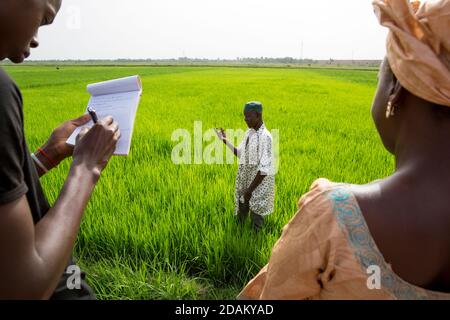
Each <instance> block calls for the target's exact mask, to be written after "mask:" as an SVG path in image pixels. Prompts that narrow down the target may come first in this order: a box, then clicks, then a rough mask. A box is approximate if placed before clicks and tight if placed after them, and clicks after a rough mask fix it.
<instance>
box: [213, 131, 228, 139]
mask: <svg viewBox="0 0 450 320" xmlns="http://www.w3.org/2000/svg"><path fill="white" fill-rule="evenodd" d="M214 131H215V132H216V135H217V137H218V138H219V139H220V140H222V141H224V140H225V139H226V138H227V135H226V133H225V130H224V129H223V128H220V129H214Z"/></svg>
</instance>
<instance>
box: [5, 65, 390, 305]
mask: <svg viewBox="0 0 450 320" xmlns="http://www.w3.org/2000/svg"><path fill="white" fill-rule="evenodd" d="M5 69H6V70H7V72H9V74H10V75H12V77H13V78H14V79H15V80H16V82H17V83H18V84H19V86H20V88H21V89H22V94H23V97H24V103H25V106H24V112H25V131H26V136H27V141H28V144H29V145H30V148H32V149H35V148H37V147H38V146H39V145H41V144H43V143H44V142H45V141H46V139H47V137H48V136H49V135H50V133H51V131H52V130H53V128H54V127H56V126H57V125H59V124H60V123H61V122H63V121H65V120H67V119H69V118H74V117H77V116H78V115H80V114H81V113H82V112H83V111H84V109H85V107H86V104H87V101H88V94H87V93H86V85H87V84H89V83H93V82H98V81H103V80H109V79H112V78H118V77H124V76H129V75H134V74H139V75H140V76H141V77H142V80H143V86H144V94H143V96H142V100H141V104H140V106H139V110H138V114H137V118H136V124H135V130H134V136H133V144H132V149H131V154H130V156H129V157H126V158H123V157H115V158H113V160H112V161H111V162H110V164H109V166H108V168H107V169H106V171H105V172H104V174H103V176H102V178H101V180H100V182H99V184H98V185H97V187H96V189H95V192H94V194H93V197H92V199H91V201H90V204H89V206H88V208H87V211H86V214H85V217H84V220H83V223H82V226H81V232H80V234H79V236H78V240H77V243H76V247H75V256H76V257H77V259H78V263H79V264H80V265H81V266H82V268H83V270H84V271H86V272H87V274H88V277H87V281H88V283H89V284H90V285H91V286H92V287H93V288H94V290H95V292H96V293H97V296H98V298H99V299H234V298H235V297H236V295H237V294H238V293H239V291H240V289H241V288H242V287H243V286H244V285H245V284H246V283H247V282H248V280H250V279H251V278H252V277H253V276H254V275H255V274H256V273H257V272H258V271H259V269H260V268H261V267H262V266H264V265H265V263H266V262H267V261H268V259H269V257H270V253H271V248H272V246H273V245H274V243H275V242H276V240H277V239H278V237H279V236H280V234H281V231H282V227H283V226H284V225H285V224H286V223H287V222H288V221H289V220H290V219H291V217H292V216H293V215H294V214H295V212H296V208H297V201H298V199H299V198H300V196H301V195H302V194H303V193H305V192H306V191H307V190H308V188H309V186H310V185H311V183H312V182H313V181H314V180H315V179H317V178H319V177H327V178H329V179H331V180H333V181H337V182H339V181H345V182H349V183H366V182H369V181H372V180H375V179H378V178H380V177H383V176H386V175H388V174H389V173H391V172H392V170H393V158H392V157H391V156H390V155H389V154H388V153H387V151H385V150H384V148H383V147H382V144H381V142H380V140H379V137H378V135H377V132H376V130H375V127H374V125H373V123H372V120H371V116H370V106H371V102H372V97H373V94H374V92H375V88H376V74H377V72H376V71H374V70H365V71H361V70H330V69H316V70H313V69H292V68H291V69H289V68H287V69H281V68H231V67H142V66H140V67H97V66H84V67H83V66H76V67H75V66H74V67H71V66H64V67H61V68H60V69H59V70H57V69H56V68H55V67H46V66H18V67H15V66H14V67H13V66H10V67H9V66H8V67H5ZM250 100H260V101H262V102H263V104H264V107H265V111H264V119H265V123H266V126H267V127H268V128H269V130H271V129H278V130H279V143H280V146H279V155H280V159H279V161H280V163H279V164H280V167H279V172H278V175H277V177H276V184H277V194H276V202H275V212H274V213H273V214H272V215H271V216H270V217H269V218H268V219H267V220H266V226H265V228H264V230H263V231H262V232H260V233H258V234H256V233H254V232H253V231H252V229H251V227H250V225H247V226H245V227H243V228H242V227H240V226H238V225H237V223H236V221H235V219H234V216H233V215H234V184H235V176H236V173H237V164H236V163H235V164H233V165H226V164H224V165H207V164H199V165H175V164H174V163H173V162H172V161H171V154H172V149H173V147H174V146H175V145H176V144H177V142H175V141H172V139H171V136H172V133H173V132H174V131H175V130H176V129H186V130H188V131H189V132H192V134H193V131H194V122H195V121H201V122H202V127H203V130H207V129H209V128H214V127H217V126H221V127H224V128H229V129H245V122H244V121H243V115H242V108H243V105H244V103H245V102H247V101H250ZM207 144H208V142H207V141H205V142H204V145H207ZM69 166H70V161H66V162H64V163H63V164H61V165H60V167H59V168H57V169H56V170H54V171H52V172H51V173H49V174H48V175H46V176H45V177H43V178H42V183H43V185H44V189H45V190H46V193H47V195H48V197H49V199H50V201H54V200H55V199H56V197H57V195H58V192H59V190H60V188H61V186H62V184H63V182H64V179H65V177H66V175H67V172H68V168H69Z"/></svg>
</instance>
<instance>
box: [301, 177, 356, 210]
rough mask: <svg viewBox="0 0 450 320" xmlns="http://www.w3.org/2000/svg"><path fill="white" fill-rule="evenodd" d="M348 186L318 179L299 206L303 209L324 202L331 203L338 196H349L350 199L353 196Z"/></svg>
mask: <svg viewBox="0 0 450 320" xmlns="http://www.w3.org/2000/svg"><path fill="white" fill-rule="evenodd" d="M348 186H349V185H348V184H345V183H337V182H332V181H330V180H328V179H325V178H320V179H317V180H315V181H314V182H313V183H312V185H311V187H310V189H309V192H307V193H305V194H304V195H303V196H302V197H301V198H300V200H299V202H298V206H299V208H302V207H305V206H310V205H313V204H319V203H322V202H330V201H332V200H333V198H334V197H335V196H336V195H337V194H339V195H341V197H342V196H344V195H347V198H348V197H349V196H350V195H351V191H350V189H349V188H348Z"/></svg>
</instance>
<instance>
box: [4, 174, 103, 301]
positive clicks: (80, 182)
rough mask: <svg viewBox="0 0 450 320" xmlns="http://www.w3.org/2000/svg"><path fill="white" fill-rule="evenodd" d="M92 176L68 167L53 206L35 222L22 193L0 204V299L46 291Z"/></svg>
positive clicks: (59, 268) (66, 250) (60, 265)
mask: <svg viewBox="0 0 450 320" xmlns="http://www.w3.org/2000/svg"><path fill="white" fill-rule="evenodd" d="M97 179H98V177H96V176H95V175H94V174H93V172H90V171H89V170H88V169H87V168H83V167H78V168H73V169H72V170H71V172H70V174H69V176H68V178H67V181H66V183H65V185H64V187H63V189H62V191H61V194H60V196H59V198H58V200H57V201H56V203H55V206H54V207H53V208H52V209H50V211H49V212H48V213H47V214H46V215H45V216H44V218H43V219H42V220H41V221H40V222H39V223H38V224H37V225H36V226H34V225H33V220H32V215H31V212H30V207H29V205H28V201H27V198H26V196H22V197H21V198H20V199H19V200H17V201H14V202H12V203H9V204H6V205H3V206H0V260H1V263H0V298H2V299H5V298H6V299H15V298H19V299H23V298H25V299H47V298H49V297H50V296H51V295H52V293H53V291H54V289H55V288H56V286H57V284H58V282H59V280H60V278H61V275H62V274H63V272H64V269H65V267H66V264H67V261H69V258H70V256H71V253H72V248H73V245H74V242H75V239H76V235H77V233H78V229H79V226H80V223H81V217H82V215H83V211H84V209H85V208H86V205H87V202H88V200H89V198H90V196H91V193H92V191H93V189H94V186H95V183H96V180H97Z"/></svg>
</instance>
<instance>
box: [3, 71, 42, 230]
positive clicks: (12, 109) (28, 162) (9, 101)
mask: <svg viewBox="0 0 450 320" xmlns="http://www.w3.org/2000/svg"><path fill="white" fill-rule="evenodd" d="M24 195H26V197H27V200H28V204H29V206H30V210H31V214H32V215H33V220H34V223H35V224H36V223H37V222H38V221H39V220H40V219H41V218H42V217H43V216H44V215H45V214H46V213H47V212H48V210H49V209H50V205H49V203H48V201H47V198H46V197H45V194H44V192H43V190H42V187H41V184H40V182H39V175H38V173H37V170H36V166H35V164H34V162H33V159H32V158H31V156H30V151H29V149H28V146H27V142H26V139H25V134H24V125H23V101H22V95H21V93H20V91H19V89H18V88H17V85H16V84H15V83H14V81H12V80H11V78H10V77H9V76H8V75H7V74H6V72H5V71H4V70H3V69H1V68H0V205H3V204H7V203H10V202H13V201H15V200H18V199H19V198H21V197H22V196H24Z"/></svg>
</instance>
